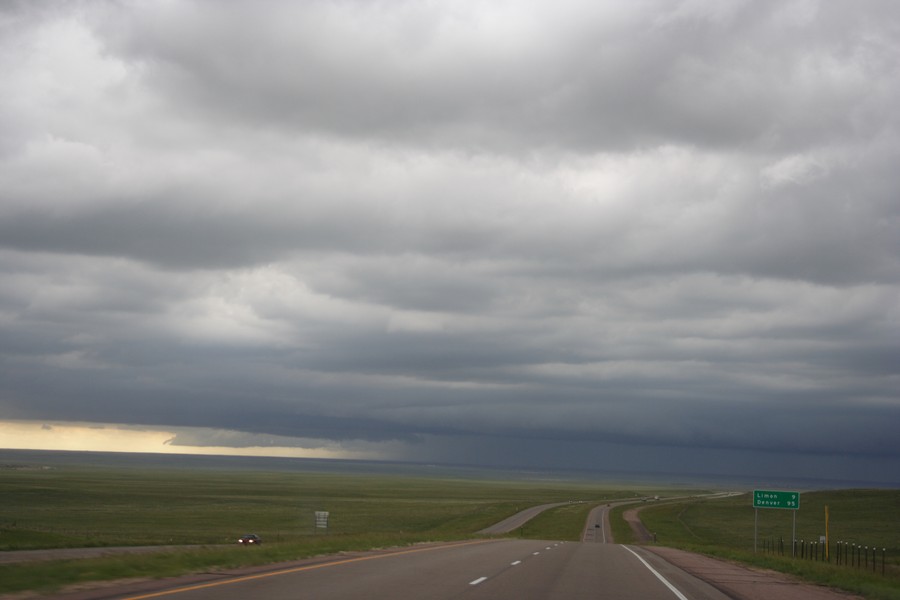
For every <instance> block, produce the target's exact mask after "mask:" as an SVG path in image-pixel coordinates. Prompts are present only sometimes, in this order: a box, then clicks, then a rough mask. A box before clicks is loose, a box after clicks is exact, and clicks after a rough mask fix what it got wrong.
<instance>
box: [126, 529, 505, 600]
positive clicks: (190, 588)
mask: <svg viewBox="0 0 900 600" xmlns="http://www.w3.org/2000/svg"><path fill="white" fill-rule="evenodd" d="M491 541H495V540H473V541H471V542H461V543H458V544H442V545H440V546H430V547H428V548H416V549H413V550H402V551H400V552H391V553H388V554H374V555H371V556H359V557H357V558H347V559H344V560H336V561H332V562H327V563H320V564H315V565H306V566H303V567H294V568H291V569H284V570H281V571H270V572H268V573H260V574H258V575H246V576H244V577H237V578H234V579H225V580H222V581H212V582H209V583H201V584H198V585H191V586H187V587H182V588H175V589H172V590H164V591H162V592H154V593H152V594H144V595H142V596H129V597H127V598H124V599H123V600H144V598H159V597H160V596H169V595H171V594H180V593H182V592H191V591H194V590H202V589H205V588H211V587H216V586H220V585H228V584H231V583H240V582H242V581H250V580H252V579H263V578H265V577H274V576H276V575H287V574H289V573H299V572H301V571H312V570H313V569H324V568H325V567H336V566H338V565H346V564H348V563H355V562H362V561H364V560H375V559H378V558H390V557H392V556H401V555H403V554H415V553H417V552H430V551H432V550H441V549H444V548H456V547H459V546H469V545H472V544H484V543H486V542H491Z"/></svg>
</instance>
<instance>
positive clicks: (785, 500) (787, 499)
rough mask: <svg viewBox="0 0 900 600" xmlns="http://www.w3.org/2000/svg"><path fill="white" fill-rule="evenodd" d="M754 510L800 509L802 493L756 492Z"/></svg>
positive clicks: (754, 494)
mask: <svg viewBox="0 0 900 600" xmlns="http://www.w3.org/2000/svg"><path fill="white" fill-rule="evenodd" d="M753 508H783V509H786V510H799V509H800V492H782V491H777V490H754V491H753Z"/></svg>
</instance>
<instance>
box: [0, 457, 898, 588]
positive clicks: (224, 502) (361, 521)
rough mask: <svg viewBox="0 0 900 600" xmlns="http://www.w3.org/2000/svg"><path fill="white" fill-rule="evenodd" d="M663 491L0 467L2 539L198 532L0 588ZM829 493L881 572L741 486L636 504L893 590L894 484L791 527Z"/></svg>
mask: <svg viewBox="0 0 900 600" xmlns="http://www.w3.org/2000/svg"><path fill="white" fill-rule="evenodd" d="M668 491H669V492H670V491H671V490H668ZM666 492H667V490H649V489H634V488H630V489H628V488H626V487H625V486H614V485H599V484H588V483H581V482H567V481H527V480H504V481H488V480H477V479H463V478H459V479H453V478H432V477H426V476H404V475H389V474H376V475H365V474H352V475H348V474H332V473H321V472H286V471H278V472H275V471H272V472H268V471H254V470H242V471H239V472H229V471H227V470H222V469H209V470H204V469H163V468H141V469H127V468H113V467H103V468H100V467H90V466H84V465H68V466H57V467H54V468H48V469H42V468H0V550H25V549H40V548H66V547H85V546H118V545H124V546H132V545H169V544H172V545H185V546H186V545H202V546H203V547H202V548H195V549H180V550H177V551H165V552H160V553H156V554H153V555H142V556H116V557H105V558H102V559H82V560H71V561H53V562H46V563H23V564H17V565H16V564H14V565H6V566H0V593H9V592H16V591H21V590H42V591H49V590H54V589H60V588H61V587H63V586H66V585H69V584H73V583H83V582H89V581H99V580H110V579H123V578H133V577H145V578H146V577H164V576H173V575H177V574H182V573H187V572H196V571H201V570H210V569H219V568H234V567H238V566H244V565H252V564H266V563H274V562H280V561H287V560H295V559H298V558H304V557H309V556H315V555H321V554H331V553H335V552H339V551H352V550H366V549H371V548H383V547H391V546H403V545H407V544H412V543H417V542H425V541H443V540H454V539H463V538H469V537H472V536H474V535H476V532H477V531H478V530H480V529H482V528H484V527H487V526H488V525H492V524H494V523H496V522H498V521H501V520H502V519H504V518H506V517H508V516H510V515H512V514H514V513H516V512H518V511H519V510H521V509H524V508H526V507H529V506H534V505H537V504H545V503H550V502H567V504H565V505H563V506H560V507H558V508H555V509H552V510H549V511H546V512H545V513H543V514H542V515H540V516H539V517H537V518H536V519H534V520H532V521H530V522H529V523H528V524H527V525H526V526H524V527H523V528H521V529H519V530H517V531H516V532H514V533H513V534H512V535H515V536H518V537H526V538H531V539H551V540H561V541H575V540H578V539H580V536H581V532H582V529H583V527H584V523H585V520H586V518H587V514H588V512H589V511H590V510H591V509H592V508H593V507H594V506H596V505H597V504H600V503H608V502H615V501H617V500H625V499H633V498H636V497H637V496H647V495H650V496H652V495H655V494H660V495H666ZM678 493H679V494H688V493H691V492H684V491H683V490H680V491H679V492H678ZM571 501H578V502H571ZM826 504H827V505H828V506H829V511H830V531H829V534H830V538H831V541H832V548H833V542H835V541H838V540H841V541H846V542H850V543H856V544H862V545H868V546H876V547H879V548H881V547H883V548H885V549H886V556H887V564H886V568H885V571H886V573H885V575H881V574H880V571H879V572H878V573H877V574H873V573H871V572H869V571H861V570H856V569H851V568H849V567H837V566H836V565H834V564H829V563H823V562H814V561H810V560H795V559H791V558H790V557H789V556H782V555H780V554H777V553H776V554H773V553H767V552H759V553H754V552H753V509H752V508H751V506H750V499H749V496H748V495H744V496H738V497H733V498H728V499H718V500H709V499H703V498H692V499H690V500H686V501H677V502H671V503H669V502H665V503H659V504H656V503H653V504H647V505H642V507H643V509H644V510H643V511H642V513H641V516H642V519H643V520H644V523H645V524H646V525H647V527H648V528H649V529H650V530H651V531H653V532H655V533H656V534H657V538H658V543H660V544H665V545H670V546H676V547H682V548H686V549H689V550H694V551H698V552H702V553H706V554H711V555H716V556H721V557H725V558H729V559H733V560H739V561H743V562H747V563H751V564H756V565H760V566H763V567H767V568H773V569H777V570H781V571H786V572H790V573H794V574H797V575H799V576H802V577H804V578H807V579H809V580H812V581H817V582H820V583H825V584H828V585H833V586H836V587H841V588H844V589H848V590H851V591H855V592H857V593H861V594H864V595H865V597H867V598H873V599H878V600H881V599H885V600H900V492H898V491H835V492H827V493H806V494H803V496H802V506H801V511H799V512H798V513H797V516H798V520H797V537H798V538H799V539H803V540H818V538H819V535H824V533H825V529H824V527H825V524H824V507H825V505H826ZM320 510H325V511H329V513H330V519H329V528H328V530H327V532H326V531H323V530H317V529H316V528H315V527H314V513H315V511H320ZM623 510H624V509H623V508H617V509H614V510H613V513H612V517H611V525H612V533H613V536H614V538H615V539H616V541H617V542H619V543H630V542H632V541H633V540H632V539H631V534H630V530H629V528H628V526H627V524H625V522H624V521H623V520H622V519H621V513H622V511H623ZM759 517H760V518H759V544H760V549H762V548H763V547H764V540H766V543H765V547H771V546H773V545H774V546H775V547H777V545H778V544H777V543H775V544H772V542H773V541H777V540H779V539H780V538H784V539H785V540H788V539H789V538H790V534H791V513H790V512H789V511H779V510H766V511H763V510H761V511H759ZM244 533H256V534H258V535H260V536H261V537H262V538H263V539H264V540H265V543H264V544H263V546H262V547H259V548H243V547H239V546H238V545H237V544H236V543H235V542H236V539H237V537H238V536H240V535H242V534H244ZM787 552H788V554H789V553H790V546H789V544H788V546H787ZM832 552H833V550H832ZM870 566H871V565H870ZM879 568H880V567H879Z"/></svg>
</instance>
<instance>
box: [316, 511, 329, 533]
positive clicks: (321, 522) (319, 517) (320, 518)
mask: <svg viewBox="0 0 900 600" xmlns="http://www.w3.org/2000/svg"><path fill="white" fill-rule="evenodd" d="M316 529H326V530H327V529H328V512H327V511H324V510H317V511H316Z"/></svg>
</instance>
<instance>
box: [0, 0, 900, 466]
mask: <svg viewBox="0 0 900 600" xmlns="http://www.w3.org/2000/svg"><path fill="white" fill-rule="evenodd" d="M898 27H900V7H898V6H896V5H895V3H893V2H889V1H884V2H877V1H866V2H862V3H861V4H860V3H856V4H854V5H853V6H850V5H844V4H841V3H832V2H815V1H794V2H752V3H750V2H740V1H737V0H735V1H730V2H694V1H683V2H668V1H666V2H654V1H650V2H638V3H635V2H602V3H596V2H579V1H567V2H563V3H561V4H560V3H555V4H554V5H553V6H552V7H551V6H550V5H549V4H546V3H536V2H535V3H491V4H484V3H476V2H454V3H452V4H449V5H434V4H431V3H424V2H415V1H408V2H390V3H360V2H353V1H324V0H323V1H317V2H305V3H300V4H297V3H288V2H284V3H282V2H270V3H265V4H263V5H257V4H249V3H247V4H244V3H228V4H224V5H223V4H221V3H214V2H182V1H179V2H170V3H144V2H100V1H98V2H83V3H68V2H66V3H62V2H49V1H48V2H23V3H18V4H11V5H7V6H5V7H3V8H0V40H2V41H0V70H2V73H3V75H4V76H3V77H2V78H0V276H2V280H3V285H2V287H0V419H7V420H48V421H61V422H64V421H73V422H104V423H133V424H137V425H147V426H151V425H152V426H162V427H169V428H172V427H205V428H212V429H217V430H229V431H233V432H243V433H244V434H249V435H259V436H266V435H270V436H283V438H285V439H290V438H299V439H303V440H309V439H315V440H321V441H322V444H323V445H328V446H329V447H345V448H348V449H350V450H352V449H355V448H362V447H364V448H367V449H369V450H371V451H372V452H373V456H374V455H378V456H379V457H384V456H388V457H391V458H399V459H406V460H419V459H422V460H433V461H444V462H480V463H484V464H495V465H516V466H529V465H540V466H542V467H544V466H556V467H567V466H569V467H578V468H583V467H586V466H591V465H592V464H593V461H594V459H593V458H592V455H596V454H597V453H599V452H600V451H601V450H603V449H607V450H608V449H610V448H615V449H617V450H615V452H614V454H616V456H619V459H618V462H619V464H621V465H622V466H624V467H626V468H641V469H649V470H652V469H654V468H662V469H674V468H676V467H677V465H672V464H670V462H671V460H670V457H672V456H676V455H677V456H684V457H693V458H691V461H692V462H691V465H692V468H693V469H696V470H700V471H703V470H713V471H722V470H727V469H728V468H729V467H726V466H725V465H723V464H722V463H723V458H722V457H724V456H734V457H735V459H734V461H731V462H730V464H731V465H732V467H733V468H734V469H736V470H739V471H743V472H747V473H751V474H753V473H759V472H765V471H766V470H767V469H768V467H767V466H766V465H770V464H773V465H776V466H778V468H780V469H781V470H782V471H783V473H785V474H795V475H802V474H806V473H809V472H810V469H809V468H808V467H807V466H803V467H800V466H797V465H800V464H803V465H810V464H813V463H815V464H816V465H818V467H817V468H819V469H821V470H823V471H825V470H827V469H825V465H838V467H840V468H838V469H837V470H836V472H835V473H833V474H834V475H836V476H852V475H855V474H858V470H857V466H858V465H859V464H864V463H865V464H877V465H880V467H879V468H881V469H882V471H883V470H884V469H887V470H890V469H892V468H893V473H896V472H897V469H896V467H897V466H898V465H900V442H898V437H897V435H896V430H897V426H898V424H900V394H898V389H900V385H898V383H900V381H898V380H900V368H898V367H900V197H898V192H897V190H900V171H898V170H897V168H896V165H898V164H900V118H898V116H900V112H898V111H897V109H896V106H895V105H896V99H897V98H900V43H898V41H897V37H896V31H897V29H898ZM235 435H237V434H235ZM219 439H221V438H219ZM235 439H237V438H235ZM279 439H282V438H279ZM182 441H183V442H184V443H191V444H198V443H199V444H202V443H203V442H202V440H199V439H198V436H197V435H196V434H194V435H192V436H191V439H190V440H187V437H185V438H184V439H183V440H182ZM176 443H177V442H176ZM209 443H210V444H211V445H218V442H215V443H214V442H212V441H210V442H209ZM379 444H381V445H382V447H383V448H384V449H385V453H383V454H381V455H379V454H378V452H377V448H378V447H379ZM629 448H631V449H633V451H629V450H628V449H629ZM475 449H477V451H475ZM348 451H349V450H348ZM679 453H680V454H679ZM607 456H609V454H607ZM629 456H631V457H637V458H635V459H634V460H633V461H630V462H629V460H628V457H629ZM773 456H776V457H777V456H780V457H782V459H781V460H773V459H772V458H771V457H773ZM784 457H790V458H784ZM816 457H819V458H816ZM816 460H819V462H817V463H816V462H815V461H816ZM873 460H874V461H875V462H872V461H873ZM809 461H812V462H809ZM786 465H787V466H786ZM841 465H843V467H841ZM685 470H691V469H688V468H687V467H685ZM813 470H815V469H813ZM868 475H871V476H872V477H875V478H879V477H881V476H880V475H879V474H878V472H874V473H869V474H868ZM891 477H892V476H891V475H885V476H884V477H881V478H882V479H885V480H890V478H891ZM893 477H896V475H893Z"/></svg>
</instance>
